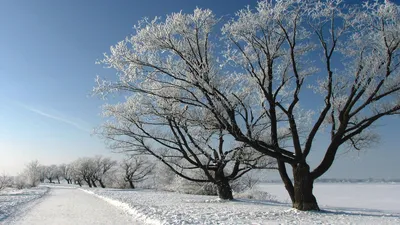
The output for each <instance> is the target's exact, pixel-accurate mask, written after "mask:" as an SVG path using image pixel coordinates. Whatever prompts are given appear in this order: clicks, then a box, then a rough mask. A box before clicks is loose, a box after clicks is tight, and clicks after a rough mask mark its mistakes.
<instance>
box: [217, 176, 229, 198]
mask: <svg viewBox="0 0 400 225" xmlns="http://www.w3.org/2000/svg"><path fill="white" fill-rule="evenodd" d="M216 185H217V189H218V197H219V198H220V199H224V200H232V199H233V195H232V188H231V185H230V184H229V181H228V179H221V180H220V181H219V182H217V183H216Z"/></svg>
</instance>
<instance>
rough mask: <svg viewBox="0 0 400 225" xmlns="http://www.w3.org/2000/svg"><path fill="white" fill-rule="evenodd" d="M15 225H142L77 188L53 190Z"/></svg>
mask: <svg viewBox="0 0 400 225" xmlns="http://www.w3.org/2000/svg"><path fill="white" fill-rule="evenodd" d="M13 224H15V225H39V224H40V225H90V224H96V225H102V224H104V225H110V224H118V225H124V224H141V223H139V222H137V221H135V220H133V219H132V217H131V216H129V215H128V214H127V213H125V212H123V211H122V210H120V209H118V208H116V207H114V206H112V205H111V204H109V203H107V202H105V201H103V200H101V199H99V198H97V197H96V196H94V195H90V194H87V193H85V192H83V191H81V190H79V189H76V188H66V187H57V186H54V187H51V190H50V192H49V193H48V194H47V195H46V196H45V197H43V198H42V200H41V201H40V202H39V203H38V204H37V205H35V206H34V207H33V208H31V209H30V210H28V211H27V212H26V213H24V214H22V215H20V216H19V218H14V222H13Z"/></svg>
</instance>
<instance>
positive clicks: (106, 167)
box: [93, 156, 117, 188]
mask: <svg viewBox="0 0 400 225" xmlns="http://www.w3.org/2000/svg"><path fill="white" fill-rule="evenodd" d="M93 163H94V170H95V171H94V173H93V179H94V180H96V181H98V182H99V184H100V186H101V187H102V188H105V187H106V186H105V184H104V178H105V177H106V176H107V175H108V174H109V173H110V172H112V169H113V167H115V166H116V165H117V161H115V160H112V159H111V158H109V157H102V156H96V157H94V158H93Z"/></svg>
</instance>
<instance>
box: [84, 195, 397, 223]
mask: <svg viewBox="0 0 400 225" xmlns="http://www.w3.org/2000/svg"><path fill="white" fill-rule="evenodd" d="M85 191H86V192H89V193H91V194H95V195H97V196H99V197H100V198H102V199H104V200H105V201H108V202H109V203H111V204H113V205H115V206H117V207H120V208H122V209H124V210H126V211H128V212H129V213H131V214H132V215H133V216H135V217H136V218H137V219H141V220H142V221H144V222H147V223H150V224H400V214H397V213H387V212H382V211H379V210H377V211H373V210H363V209H347V208H341V209H337V208H324V209H325V211H323V212H302V211H298V210H295V209H292V208H291V207H290V205H289V204H286V203H279V202H271V201H257V200H248V199H237V200H235V201H221V200H219V199H218V198H216V197H213V196H197V195H187V194H178V193H171V192H154V191H149V190H118V189H90V191H88V190H87V189H86V190H85ZM387 194H388V195H390V193H387ZM331 197H332V196H331ZM343 206H346V202H343Z"/></svg>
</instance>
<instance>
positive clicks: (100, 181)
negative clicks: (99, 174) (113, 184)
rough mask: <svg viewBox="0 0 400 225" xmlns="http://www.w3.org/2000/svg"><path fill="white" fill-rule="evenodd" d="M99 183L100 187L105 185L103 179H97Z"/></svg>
mask: <svg viewBox="0 0 400 225" xmlns="http://www.w3.org/2000/svg"><path fill="white" fill-rule="evenodd" d="M99 183H100V187H102V188H105V187H106V185H104V183H103V181H102V180H101V179H100V180H99Z"/></svg>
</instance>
